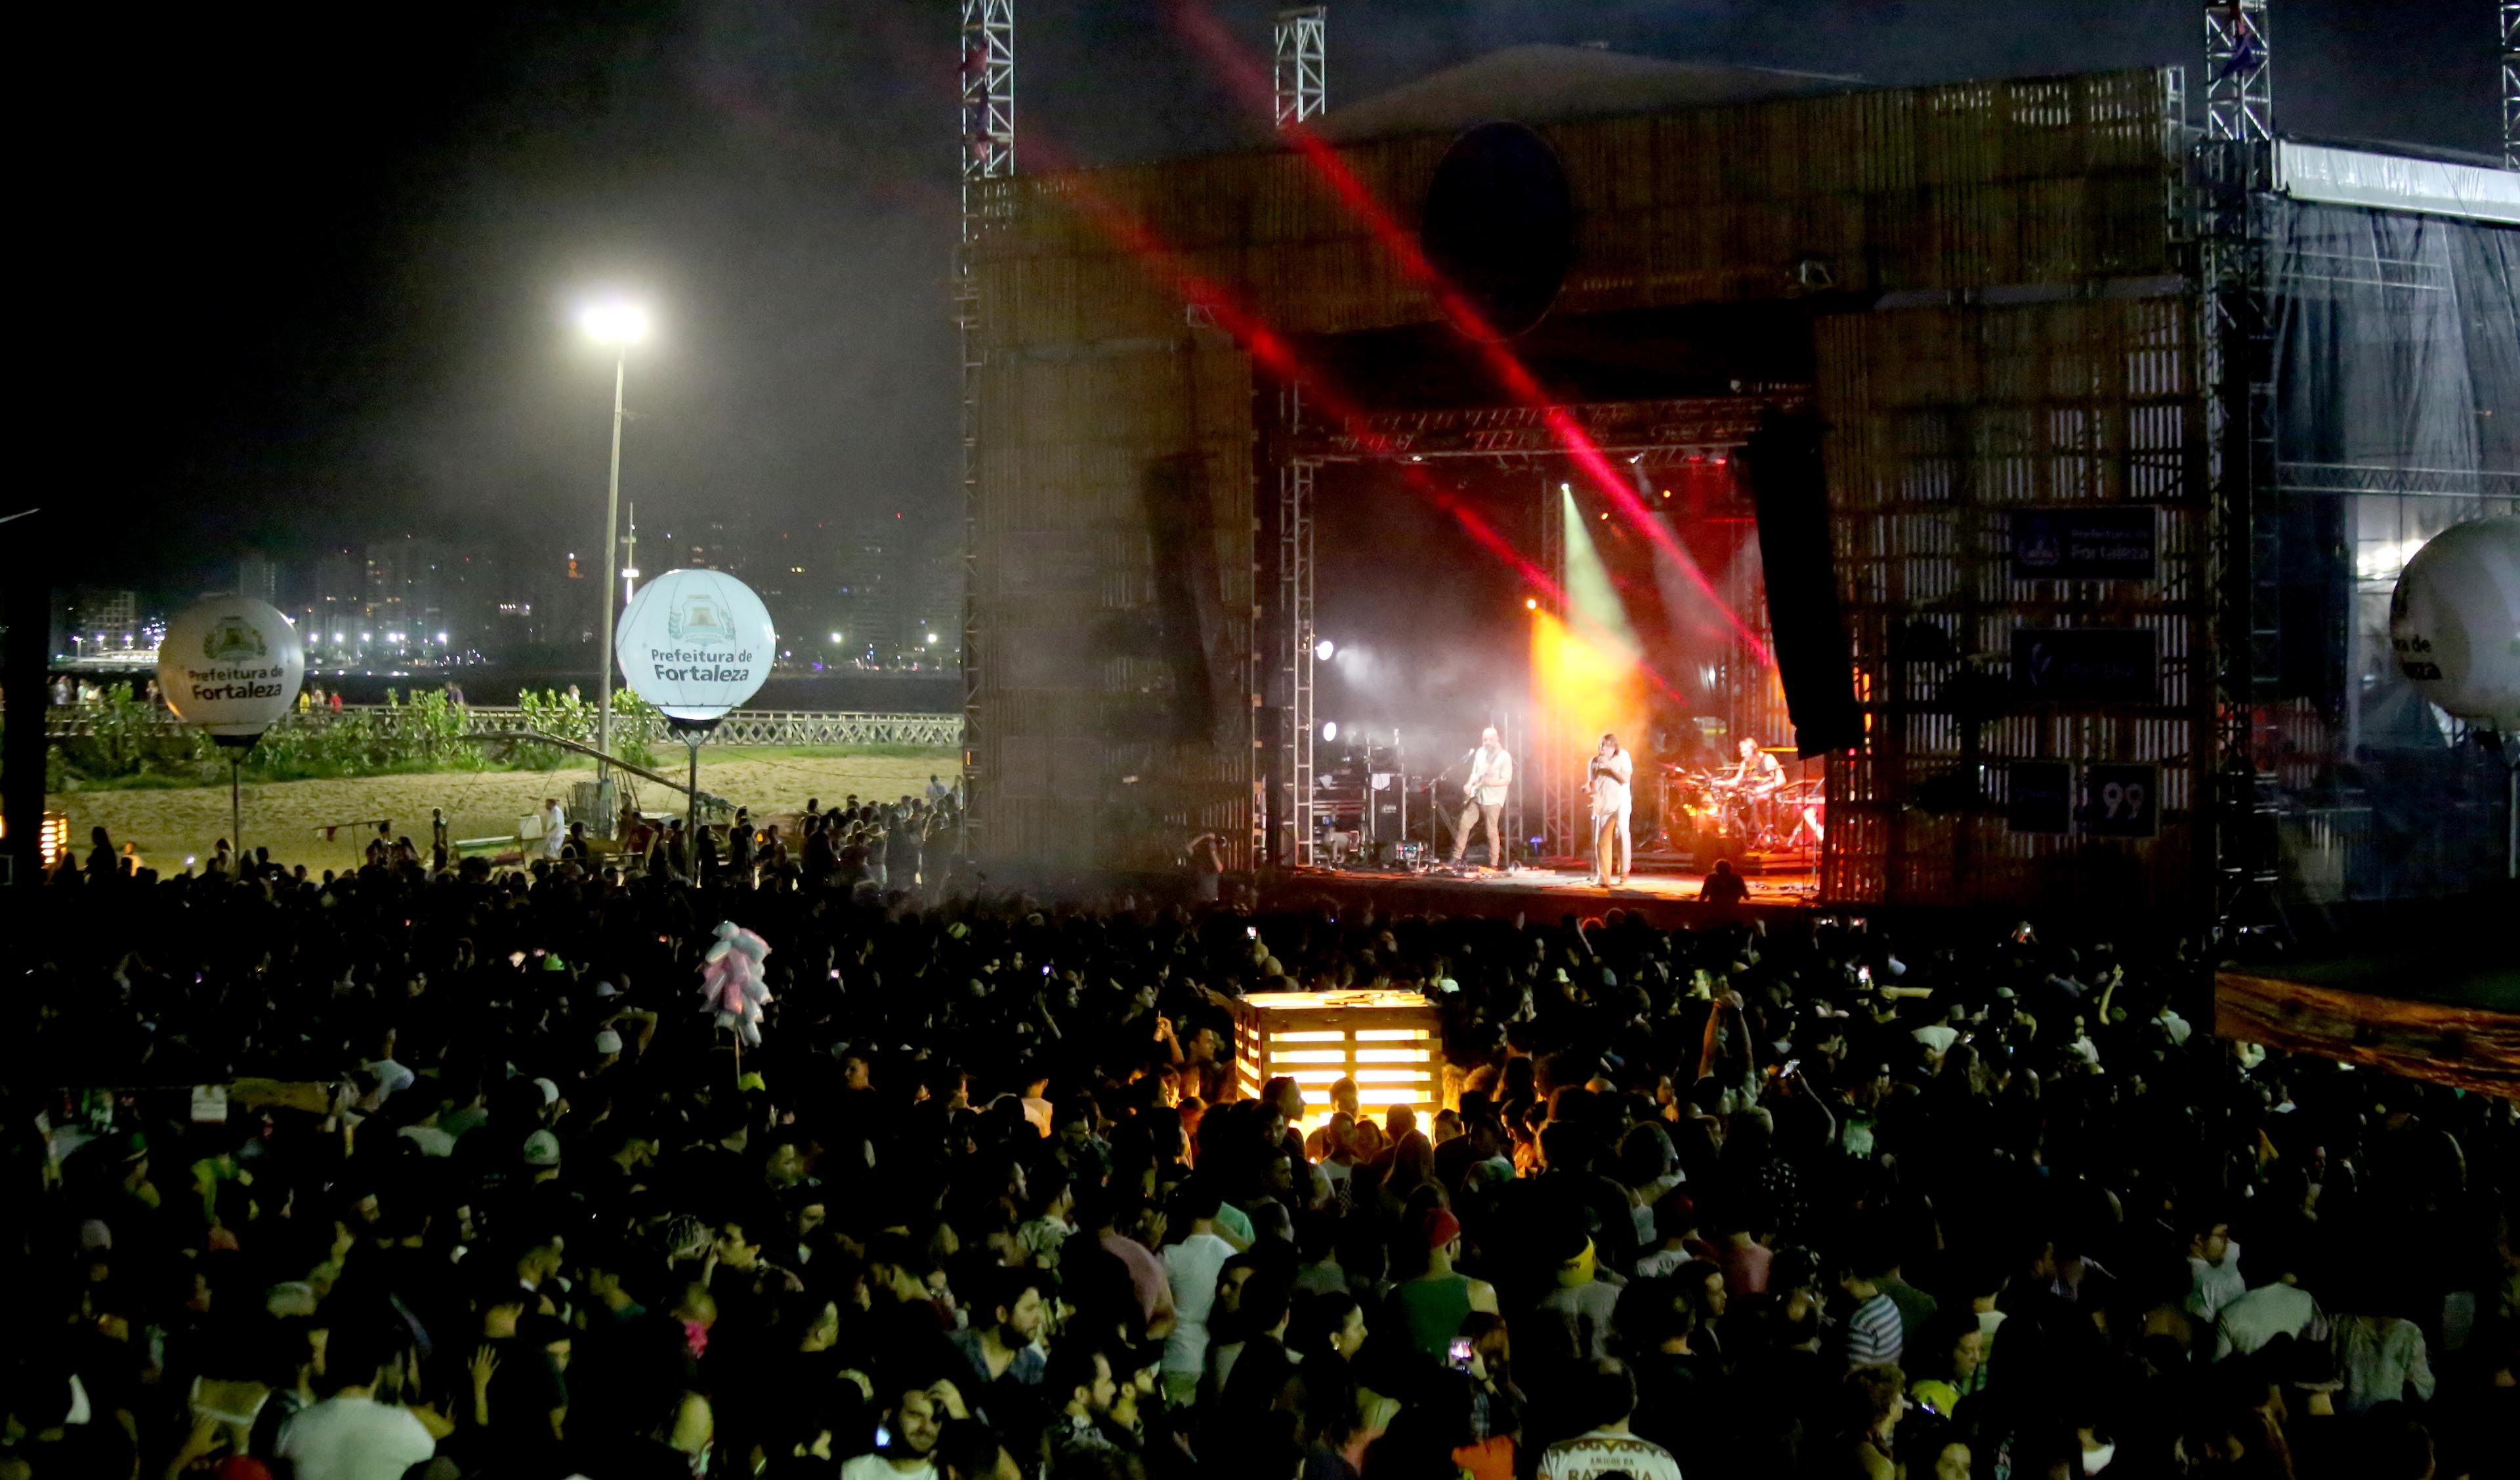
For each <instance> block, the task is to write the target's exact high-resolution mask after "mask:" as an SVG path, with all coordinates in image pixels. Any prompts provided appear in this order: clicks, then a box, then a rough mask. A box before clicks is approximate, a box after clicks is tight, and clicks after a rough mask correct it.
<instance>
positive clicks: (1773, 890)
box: [1276, 869, 1819, 923]
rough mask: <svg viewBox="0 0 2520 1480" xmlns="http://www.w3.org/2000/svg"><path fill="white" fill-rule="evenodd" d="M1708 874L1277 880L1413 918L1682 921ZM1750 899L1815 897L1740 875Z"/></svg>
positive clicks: (1809, 877) (1754, 904)
mask: <svg viewBox="0 0 2520 1480" xmlns="http://www.w3.org/2000/svg"><path fill="white" fill-rule="evenodd" d="M1705 879H1706V875H1703V874H1698V873H1693V872H1688V871H1673V872H1667V873H1666V872H1657V873H1653V874H1632V875H1629V876H1628V879H1627V882H1625V883H1623V884H1620V885H1619V886H1618V887H1617V888H1614V889H1604V888H1601V887H1599V886H1598V885H1596V884H1595V883H1594V882H1593V876H1592V875H1590V874H1588V873H1585V872H1582V871H1580V870H1556V869H1517V870H1515V871H1514V872H1512V873H1510V874H1488V873H1484V872H1479V871H1473V872H1471V873H1469V874H1467V875H1463V876H1461V877H1455V876H1452V875H1446V874H1442V873H1433V874H1413V873H1404V872H1401V871H1398V870H1377V869H1304V870H1299V871H1297V872H1295V873H1293V874H1287V875H1280V876H1279V878H1278V880H1277V884H1276V888H1277V889H1278V890H1279V891H1281V892H1282V894H1283V895H1294V894H1301V893H1305V892H1311V891H1323V892H1328V893H1330V894H1333V895H1343V896H1362V897H1365V898H1367V899H1371V900H1373V901H1374V902H1376V903H1377V904H1379V905H1381V906H1383V907H1386V908H1390V909H1395V910H1406V911H1409V912H1413V913H1423V912H1430V911H1433V912H1441V913H1446V914H1454V915H1482V916H1500V915H1511V914H1517V913H1525V912H1529V913H1543V912H1545V913H1546V914H1547V915H1548V916H1550V917H1551V918H1554V917H1556V916H1559V915H1568V914H1598V913H1599V912H1601V911H1604V910H1612V909H1620V910H1627V911H1630V912H1632V913H1640V914H1643V915H1644V916H1646V917H1647V918H1648V919H1656V920H1663V919H1669V920H1671V921H1672V922H1675V923H1677V922H1681V921H1684V920H1687V919H1689V918H1691V917H1694V916H1699V915H1702V914H1703V913H1704V912H1706V911H1707V910H1708V909H1709V908H1710V907H1709V906H1706V905H1701V904H1699V903H1698V901H1697V891H1698V888H1699V886H1700V885H1702V884H1703V883H1704V882H1705ZM1743 881H1744V882H1746V883H1747V884H1749V886H1750V897H1749V899H1748V901H1747V902H1746V904H1745V906H1744V908H1745V909H1747V910H1750V911H1753V912H1758V913H1767V912H1770V911H1780V910H1806V909H1809V908H1811V906H1812V903H1813V901H1814V899H1815V898H1816V897H1817V895H1818V892H1819V882H1818V879H1817V877H1816V875H1813V874H1811V873H1809V872H1803V873H1766V874H1752V875H1743Z"/></svg>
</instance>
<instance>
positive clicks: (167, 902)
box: [0, 853, 2520, 1480]
mask: <svg viewBox="0 0 2520 1480" xmlns="http://www.w3.org/2000/svg"><path fill="white" fill-rule="evenodd" d="M839 882H841V881H840V880H838V879H836V878H833V877H830V876H826V877H824V878H821V879H818V880H815V881H813V882H812V883H807V882H805V881H804V880H802V879H801V877H791V876H789V875H787V874H786V873H785V872H784V871H777V872H773V873H771V874H767V875H765V873H764V871H763V870H761V869H760V868H759V867H758V866H757V861H756V866H755V867H751V868H747V869H745V870H742V871H738V870H735V869H733V868H725V869H718V870H715V871H711V872H707V873H704V874H703V875H702V876H701V878H700V879H699V880H698V881H697V882H694V881H691V880H689V879H688V878H686V877H685V876H683V875H680V874H679V873H677V872H675V871H673V870H672V869H670V868H663V869H656V870H650V871H644V872H641V873H639V874H638V875H636V876H625V875H622V874H620V873H618V872H616V871H612V870H610V869H607V867H605V866H604V864H603V862H602V861H601V860H596V859H590V860H585V861H581V860H578V859H575V858H563V859H557V860H537V861H536V862H535V863H534V864H533V865H532V866H531V867H530V868H529V869H523V870H511V871H496V870H493V869H492V868H490V867H489V866H488V865H486V864H484V863H482V862H480V861H478V860H472V861H467V862H465V863H463V864H461V865H458V866H455V867H449V868H438V869H432V868H430V867H428V866H427V865H426V864H424V863H423V862H421V861H420V860H418V859H416V858H412V857H409V856H405V855H403V854H401V853H395V854H394V855H392V856H390V857H387V858H382V859H380V860H379V861H378V862H375V863H372V864H370V865H369V866H367V867H365V868H362V869H359V870H357V871H356V872H354V873H349V874H344V875H337V876H316V877H308V876H305V875H302V874H300V873H297V872H295V871H282V870H279V869H277V868H272V867H267V866H262V865H259V864H248V865H246V866H245V867H242V868H237V867H233V866H226V865H223V866H222V867H220V868H219V869H216V870H214V871H212V872H210V873H207V874H185V875H168V876H163V877H159V876H156V875H151V874H148V873H146V872H141V873H138V874H133V873H129V872H125V871H123V870H120V869H117V868H113V867H111V866H109V867H106V868H103V869H99V870H96V871H93V872H83V871H66V872H64V873H62V874H61V875H56V876H55V877H54V878H53V879H51V880H50V881H49V883H48V885H47V889H46V897H45V907H44V909H43V912H42V918H43V919H44V920H45V922H46V928H45V930H44V931H43V933H42V934H41V935H40V936H38V937H34V938H29V939H22V940H21V941H20V942H19V944H20V946H21V947H22V950H21V951H20V952H19V956H20V958H21V960H22V961H23V962H24V963H25V966H24V968H23V972H22V975H21V977H20V978H19V979H18V981H17V982H16V984H15V985H16V990H15V991H13V992H12V993H11V994H10V996H9V998H8V1001H7V1005H6V1009H5V1010H6V1011H7V1012H8V1013H9V1014H10V1020H9V1021H8V1022H7V1024H6V1028H5V1032H0V1055H5V1057H0V1062H5V1064H6V1086H7V1093H6V1099H5V1102H6V1103H7V1105H8V1106H9V1112H10V1118H9V1136H8V1139H7V1141H6V1143H5V1145H6V1167H7V1175H8V1177H9V1179H10V1183H11V1187H10V1190H9V1192H8V1194H7V1195H6V1196H5V1197H0V1218H5V1219H6V1221H7V1228H8V1238H9V1243H10V1246H11V1248H12V1251H13V1256H14V1257H15V1259H16V1261H17V1266H18V1271H19V1273H18V1275H17V1276H16V1278H14V1279H13V1281H12V1283H11V1286H10V1288H11V1298H10V1300H9V1301H8V1302H7V1308H8V1313H9V1321H10V1327H11V1328H10V1331H9V1340H8V1341H7V1344H6V1352H7V1372H6V1375H5V1378H0V1395H4V1398H5V1410H6V1413H5V1419H0V1480H14V1477H34V1480H56V1477H66V1476H67V1477H80V1480H88V1477H118V1476H133V1475H137V1476H147V1477H152V1480H155V1477H157V1476H160V1475H164V1476H178V1475H183V1474H186V1473H191V1472H215V1473H218V1474H220V1475H222V1476H227V1477H235V1480H247V1477H253V1476H259V1475H263V1474H271V1475H276V1476H285V1477H290V1476H293V1477H294V1480H371V1477H373V1480H394V1477H398V1476H402V1475H405V1474H407V1473H408V1474H422V1475H437V1476H459V1475H460V1476H475V1475H477V1476H483V1477H503V1476H516V1477H555V1480H557V1477H563V1476H572V1475H582V1476H586V1477H590V1480H615V1477H620V1480H634V1477H651V1476H654V1477H675V1480H687V1477H694V1476H704V1475H716V1476H729V1475H742V1476H750V1475H761V1476H766V1477H777V1480H808V1477H832V1476H837V1477H840V1480H1191V1477H1193V1476H1198V1477H1202V1480H1204V1477H1211V1476H1213V1477H1221V1480H1678V1477H1681V1476H1686V1477H1688V1480H1723V1477H1732V1476H1761V1477H1766V1476H1775V1477H1780V1480H1794V1477H1801V1476H1812V1477H1835V1476H1845V1477H1850V1480H1856V1477H1863V1480H1875V1477H1887V1476H1901V1475H1904V1476H1906V1477H1908V1480H1928V1477H1930V1480H2075V1477H2082V1476H2090V1475H2107V1476H2110V1477H2112V1480H2115V1477H2121V1476H2123V1477H2131V1480H2145V1477H2154V1476H2169V1475H2200V1476H2229V1477H2248V1480H2258V1477H2265V1480H2278V1477H2297V1480H2327V1477H2337V1480H2347V1477H2352V1480H2423V1477H2428V1476H2440V1477H2455V1476H2463V1475H2472V1476H2486V1475H2491V1474H2496V1473H2503V1474H2507V1473H2509V1472H2510V1469H2509V1466H2510V1464H2511V1459H2510V1458H2509V1451H2510V1449H2511V1440H2510V1437H2509V1428H2510V1424H2509V1419H2510V1417H2511V1415H2512V1414H2513V1413H2520V1406H2515V1405H2514V1404H2513V1403H2512V1401H2511V1400H2512V1398H2513V1396H2514V1395H2513V1394H2512V1392H2511V1391H2510V1389H2511V1387H2512V1383H2513V1355H2514V1353H2513V1348H2514V1339H2515V1331H2520V1323H2515V1315H2520V1311H2515V1302H2520V1259H2515V1254H2514V1247H2513V1240H2512V1235H2511V1224H2510V1212H2511V1207H2512V1202H2511V1195H2510V1194H2511V1192H2512V1189H2513V1188H2514V1187H2515V1185H2516V1184H2515V1180H2514V1173H2515V1170H2516V1169H2520V1135H2515V1127H2514V1118H2513V1113H2512V1106H2511V1104H2510V1103H2509V1102H2507V1101H2503V1100H2498V1099H2485V1098H2479V1097H2462V1096H2459V1095H2456V1094H2453V1093H2452V1092H2449V1091H2445V1090H2441V1089H2438V1088H2434V1087H2430V1086H2426V1085H2422V1084H2419V1083H2415V1082H2412V1081H2407V1080H2399V1079H2391V1078H2385V1077H2382V1076H2378V1075H2374V1074H2370V1073H2365V1072H2357V1071H2353V1070H2350V1069H2347V1068H2344V1067H2341V1066H2338V1065H2334V1064H2328V1063H2324V1062H2319V1061H2311V1060H2298V1059H2285V1058H2280V1057H2271V1056H2268V1055H2266V1054H2262V1053H2260V1052H2258V1051H2256V1050H2253V1049H2250V1048H2248V1047H2247V1046H2243V1045H2235V1044H2231V1043H2228V1042H2224V1041H2221V1040H2218V1039H2216V1038H2214V1037H2213V1036H2212V1035H2211V1033H2210V1032H2208V1031H2207V1030H2206V1029H2205V1028H2204V1027H2203V1026H2201V1022H2202V1008H2201V1004H2202V1002H2203V994H2204V991H2205V985H2206V983H2205V972H2204V970H2203V966H2202V963H2201V961H2200V959H2199V958H2198V957H2197V956H2196V955H2194V954H2193V953H2192V951H2191V950H2189V949H2187V948H2183V947H2181V946H2178V945H2176V944H2173V943H2167V942H2165V943H2161V944H2158V945H2150V944H2147V945H2144V946H2140V947H2138V946H2135V945H2128V944H2121V945H2118V946H2112V945H2110V944H2108V943H2105V942H2103V941H2100V940H2097V939H2094V938H2092V937H2091V936H2090V934H2089V933H2088V932H2076V931H2074V930H2071V929H2069V928H2066V927H2064V926H2062V925H2059V926H2057V927H2055V928H2054V930H2053V932H2052V933H2050V932H2048V931H2034V930H2033V929H2031V928H2030V927H2028V926H2026V925H2025V926H2021V927H2018V928H2012V929H2003V930H1989V929H1987V928H1986V926H1985V925H1984V924H1983V922H1979V923H1975V924H1963V923H1960V922H1954V921H1944V922H1926V921H1915V922H1911V923H1908V924H1904V925H1902V926H1901V927H1900V928H1899V929H1897V930H1896V931H1892V930H1888V929H1885V928H1884V927H1883V922H1882V921H1880V920H1871V921H1867V920H1862V919H1839V918H1831V917H1826V916H1821V915H1814V914H1810V913H1782V912H1778V913H1771V914H1767V915H1765V916H1763V917H1762V918H1760V919H1747V918H1741V917H1739V916H1737V915H1734V914H1729V913H1723V912H1710V913H1709V914H1708V916H1707V918H1706V919H1704V921H1703V922H1702V923H1701V924H1699V925H1698V926H1696V927H1693V928H1688V929H1682V930H1665V929H1661V928H1656V927H1654V926H1652V925H1650V924H1648V923H1647V922H1646V921H1644V920H1643V919H1639V918H1636V917H1634V916H1631V915H1626V914H1623V913H1621V912H1618V911H1611V912H1609V913H1608V914H1606V915H1605V916H1604V917H1603V918H1600V919H1572V918H1569V919H1561V920H1558V921H1556V922H1554V923H1544V922H1537V921H1507V920H1480V919H1437V918H1392V919H1386V918H1382V917H1380V916H1378V915H1377V914H1376V913H1375V912H1374V911H1373V910H1372V909H1370V908H1363V907H1360V906H1358V905H1355V904H1345V905H1339V904H1332V903H1329V902H1328V901H1320V900H1314V901H1290V902H1287V903H1285V904H1283V905H1282V906H1281V907H1280V908H1278V909H1275V910H1273V911H1267V912H1255V911H1253V910H1250V909H1248V908H1237V907H1234V906H1230V905H1229V906H1203V905H1194V904H1193V905H1178V904H1176V905H1164V906H1158V905H1155V904H1152V903H1149V902H1147V901H1145V900H1138V899H1127V898H1122V899H1115V900H1110V901H1106V902H1105V903H1104V904H1103V905H1102V906H1101V907H1099V908H1095V909H1084V908H1048V907H1037V906H1035V905H1033V904H1031V903H1029V902H1026V901H1022V900H1006V899H997V900H988V901H976V902H967V903H945V904H936V903H932V902H930V901H929V900H928V899H926V898H925V897H924V896H922V894H920V893H918V892H916V891H913V890H911V889H909V888H907V887H905V885H906V884H907V883H908V882H909V880H908V879H906V878H904V877H903V876H901V875H900V860H899V858H898V854H897V853H896V856H895V860H894V875H893V877H891V878H890V879H879V878H878V877H877V876H876V875H872V874H867V875H860V876H858V877H856V878H853V879H850V880H848V881H847V882H848V884H849V886H848V887H839V886H837V885H838V883H839ZM722 920H731V921H734V922H736V923H737V924H739V925H741V926H742V928H744V929H746V930H750V931H753V932H756V933H757V934H758V935H760V936H761V937H762V938H763V939H764V940H766V941H767V942H768V943H769V945H770V948H771V950H770V955H769V956H768V958H767V961H766V972H767V977H768V981H769V985H770V987H771V989H772V1000H771V1002H770V1004H769V1005H768V1009H767V1016H766V1021H765V1023H764V1025H763V1029H762V1038H761V1041H760V1042H759V1044H758V1045H739V1043H738V1042H737V1040H736V1038H735V1037H734V1036H733V1035H731V1034H729V1033H727V1032H725V1031H723V1030H722V1029H721V1028H720V1026H719V1024H718V1022H717V1021H716V1019H715V1018H714V1017H713V1016H712V1015H711V1014H710V1013H709V1012H708V1011H705V1010H703V1009H702V1004H701V1002H700V1000H699V998H698V995H697V983H698V979H699V977H698V967H699V964H700V962H701V959H702V957H703V955H704V954H705V953H706V951H707V950H708V949H709V948H710V946H711V945H712V943H713V941H714V939H715V936H716V927H717V926H718V924H719V922H720V921H722ZM1296 986H1301V987H1305V988H1315V989H1325V990H1337V989H1347V988H1364V987H1375V988H1384V989H1397V990H1402V991H1410V990H1415V991H1419V992H1422V993H1424V994H1425V995H1426V997H1427V998H1428V1000H1429V1001H1430V1002H1432V1003H1433V1004H1435V1005H1436V1006H1438V1007H1439V1008H1440V1009H1442V1015H1443V1018H1444V1031H1443V1035H1442V1045H1441V1047H1442V1054H1443V1059H1444V1062H1445V1067H1444V1084H1443V1087H1442V1088H1443V1093H1442V1096H1441V1097H1440V1099H1441V1103H1442V1105H1443V1108H1441V1109H1435V1108H1433V1107H1432V1106H1427V1107H1422V1108H1420V1109H1415V1110H1413V1109H1410V1108H1407V1107H1388V1106H1384V1105H1381V1104H1379V1103H1377V1102H1375V1101H1374V1100H1373V1099H1371V1098H1370V1097H1371V1095H1372V1093H1373V1091H1372V1087H1371V1086H1370V1085H1369V1086H1365V1087H1360V1086H1359V1085H1358V1084H1356V1083H1355V1082H1353V1081H1348V1080H1342V1081H1339V1082H1335V1083H1329V1084H1323V1083H1319V1082H1317V1081H1315V1082H1302V1083H1299V1082H1296V1081H1294V1080H1289V1079H1276V1080H1271V1081H1268V1082H1267V1083H1266V1084H1265V1085H1263V1087H1262V1088H1261V1090H1260V1093H1259V1094H1258V1095H1257V1096H1252V1097H1245V1096H1244V1095H1243V1094H1242V1093H1241V1088H1242V1087H1241V1085H1240V1083H1239V1076H1238V1074H1237V1073H1236V1069H1235V1064H1234V1049H1233V1046H1232V1045H1233V1033H1232V1025H1231V1022H1230V1019H1229V1016H1228V1013H1227V1011H1226V1009H1225V1007H1224V1004H1225V1002H1226V1001H1227V1000H1228V999H1232V998H1235V997H1238V996H1240V995H1244V994H1249V993H1255V992H1262V991H1270V990H1284V989H1287V988H1290V987H1296ZM2498 1454H2500V1455H2503V1456H2504V1458H2502V1459H2499V1460H2498V1459H2496V1458H2494V1456H2496V1455H2498Z"/></svg>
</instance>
